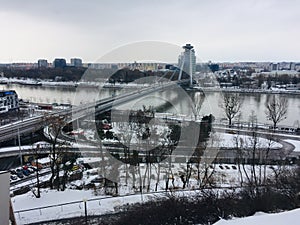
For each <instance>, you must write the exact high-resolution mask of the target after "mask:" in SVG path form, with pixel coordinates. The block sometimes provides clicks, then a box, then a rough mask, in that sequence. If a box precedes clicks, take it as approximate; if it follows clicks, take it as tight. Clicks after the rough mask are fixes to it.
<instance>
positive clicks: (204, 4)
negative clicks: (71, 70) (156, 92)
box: [0, 0, 300, 62]
mask: <svg viewBox="0 0 300 225" xmlns="http://www.w3.org/2000/svg"><path fill="white" fill-rule="evenodd" d="M0 4H1V6H0V27H1V35H0V62H22V61H25V62H35V61H37V59H39V58H45V59H47V60H48V61H52V60H53V59H54V58H57V57H64V58H66V59H67V60H69V59H70V58H72V57H80V58H82V59H83V61H84V62H94V61H96V60H97V59H98V58H99V57H101V56H103V55H104V54H106V53H109V52H110V51H112V50H113V49H116V48H118V47H120V46H124V45H128V44H132V43H134V42H140V41H161V42H167V43H170V44H174V45H178V46H182V45H184V44H185V43H191V44H192V45H194V46H195V51H196V55H197V57H198V61H203V62H205V61H208V60H212V61H214V62H222V61H300V59H299V55H300V13H299V8H300V1H299V0H289V1H283V0H214V1H208V0H159V1H158V0H151V1H150V0H149V1H142V0H126V1H125V0H115V1H114V0H86V1H84V0H82V1H79V0H49V1H41V0H28V1H24V0H20V1H16V0H15V1H14V0H0ZM130 60H131V59H130ZM176 60H177V55H175V56H174V59H173V58H172V57H170V61H176Z"/></svg>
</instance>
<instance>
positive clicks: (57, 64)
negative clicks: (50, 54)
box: [53, 59, 67, 68]
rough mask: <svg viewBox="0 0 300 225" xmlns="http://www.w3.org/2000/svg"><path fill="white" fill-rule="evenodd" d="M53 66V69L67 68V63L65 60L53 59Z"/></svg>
mask: <svg viewBox="0 0 300 225" xmlns="http://www.w3.org/2000/svg"><path fill="white" fill-rule="evenodd" d="M53 66H54V67H55V68H64V67H66V66H67V63H66V60H65V59H54V61H53Z"/></svg>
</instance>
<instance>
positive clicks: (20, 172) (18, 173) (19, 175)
mask: <svg viewBox="0 0 300 225" xmlns="http://www.w3.org/2000/svg"><path fill="white" fill-rule="evenodd" d="M16 173H17V176H18V177H19V178H23V177H24V175H23V171H22V170H21V169H16Z"/></svg>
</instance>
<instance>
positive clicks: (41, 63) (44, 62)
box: [38, 59, 48, 68]
mask: <svg viewBox="0 0 300 225" xmlns="http://www.w3.org/2000/svg"><path fill="white" fill-rule="evenodd" d="M38 67H39V68H47V67H48V61H47V60H46V59H39V60H38Z"/></svg>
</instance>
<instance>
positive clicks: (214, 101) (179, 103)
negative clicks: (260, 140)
mask: <svg viewBox="0 0 300 225" xmlns="http://www.w3.org/2000/svg"><path fill="white" fill-rule="evenodd" d="M7 89H13V90H15V91H16V92H17V93H18V95H19V98H22V99H23V100H28V101H31V102H38V103H65V104H74V103H75V104H80V103H85V102H91V101H95V100H98V99H101V98H105V97H110V96H113V95H118V94H120V93H122V90H117V89H111V88H101V91H99V90H100V89H97V88H74V87H44V86H25V85H18V84H10V85H2V84H1V85H0V90H7ZM123 91H124V90H123ZM127 91H128V90H127ZM129 91H132V89H130V90H129ZM188 96H190V98H191V99H204V101H203V104H202V107H201V109H200V111H199V115H200V116H203V115H206V114H209V113H211V114H213V115H214V116H215V117H216V118H218V119H220V118H225V115H224V112H223V110H222V109H221V108H220V106H219V102H220V100H221V98H222V97H221V93H219V92H207V93H204V95H201V94H200V92H190V93H188ZM188 96H186V94H183V93H182V92H181V91H178V90H176V89H171V90H166V91H163V92H158V93H155V94H152V95H150V96H148V97H143V98H142V99H137V100H135V101H134V102H131V103H127V104H125V105H123V106H119V107H118V108H122V109H128V108H129V109H132V108H134V109H138V108H141V107H142V105H146V106H147V105H148V106H149V105H154V106H159V105H163V107H162V108H161V109H160V111H163V112H173V113H177V114H185V115H190V116H192V115H193V112H192V110H191V102H190V101H189V98H188ZM203 96H205V98H203ZM240 96H241V99H242V102H243V104H242V107H241V117H240V120H241V121H248V120H249V116H250V114H251V112H252V111H253V112H254V113H255V114H256V115H257V119H258V122H260V123H270V121H267V119H266V115H265V102H266V100H267V99H268V98H269V97H270V94H261V93H241V94H240ZM284 96H285V97H286V98H287V99H288V102H289V104H288V110H287V111H288V114H287V118H286V119H285V120H283V121H282V122H281V123H279V125H285V126H295V127H298V126H300V125H299V123H300V96H299V95H284Z"/></svg>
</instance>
